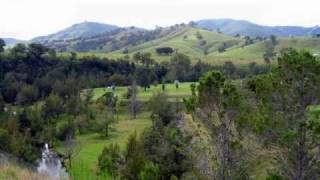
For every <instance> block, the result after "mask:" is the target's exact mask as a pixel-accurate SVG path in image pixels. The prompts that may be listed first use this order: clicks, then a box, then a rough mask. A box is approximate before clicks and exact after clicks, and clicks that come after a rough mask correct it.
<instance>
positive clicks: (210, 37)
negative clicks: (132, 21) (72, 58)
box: [98, 26, 320, 65]
mask: <svg viewBox="0 0 320 180" xmlns="http://www.w3.org/2000/svg"><path fill="white" fill-rule="evenodd" d="M198 34H200V35H201V36H202V38H201V39H199V38H198V37H197V35H198ZM204 41H205V43H204ZM223 43H225V44H226V46H227V48H226V51H225V52H222V53H220V52H218V48H219V47H220V46H221V45H222V44H223ZM243 44H244V38H243V37H239V38H236V37H233V36H228V35H225V34H219V33H216V32H211V31H207V30H203V29H197V28H192V27H189V26H185V27H180V28H178V29H176V30H175V31H173V32H172V33H170V34H168V35H167V36H164V37H162V38H159V39H156V40H153V41H150V42H147V43H143V44H141V45H138V46H133V47H130V48H129V49H128V50H129V53H128V54H127V55H129V56H130V57H132V55H133V54H134V53H137V52H149V53H151V54H152V57H153V58H154V59H155V60H156V61H159V62H161V61H168V60H170V58H171V56H164V55H158V54H157V53H156V51H155V50H156V48H158V47H165V46H168V47H172V48H173V49H177V50H178V52H180V53H184V54H186V55H188V56H190V57H191V59H192V60H193V62H196V60H198V59H203V60H204V61H206V62H208V63H210V64H216V65H220V64H223V63H224V62H226V61H232V62H233V63H234V64H238V65H245V64H249V63H250V62H257V63H260V64H261V63H264V61H263V54H264V53H265V51H266V42H265V41H255V42H254V43H253V44H251V45H248V46H243ZM289 47H291V48H297V49H307V50H309V51H311V52H312V53H317V54H319V53H320V38H312V37H282V38H278V44H277V46H276V47H275V51H276V52H280V50H281V49H283V48H289ZM122 51H123V50H119V51H115V52H112V53H108V54H98V55H100V56H105V57H110V58H120V57H124V56H125V55H126V54H123V53H122Z"/></svg>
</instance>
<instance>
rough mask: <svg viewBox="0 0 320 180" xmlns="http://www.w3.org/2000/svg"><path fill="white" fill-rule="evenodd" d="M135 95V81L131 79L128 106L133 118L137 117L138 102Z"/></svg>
mask: <svg viewBox="0 0 320 180" xmlns="http://www.w3.org/2000/svg"><path fill="white" fill-rule="evenodd" d="M137 95H138V87H137V83H136V81H133V82H132V85H131V87H130V99H129V101H130V105H129V107H130V112H131V115H132V118H133V119H136V118H137V113H138V111H139V106H140V103H139V101H138V99H137Z"/></svg>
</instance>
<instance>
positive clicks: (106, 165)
mask: <svg viewBox="0 0 320 180" xmlns="http://www.w3.org/2000/svg"><path fill="white" fill-rule="evenodd" d="M122 162H123V156H122V154H121V151H120V148H119V146H118V145H116V144H112V145H110V146H108V147H105V148H104V149H103V151H102V154H101V155H100V156H99V158H98V167H99V173H101V174H105V173H108V174H110V175H112V176H113V177H115V176H117V175H118V172H117V171H118V168H119V167H120V166H121V164H122Z"/></svg>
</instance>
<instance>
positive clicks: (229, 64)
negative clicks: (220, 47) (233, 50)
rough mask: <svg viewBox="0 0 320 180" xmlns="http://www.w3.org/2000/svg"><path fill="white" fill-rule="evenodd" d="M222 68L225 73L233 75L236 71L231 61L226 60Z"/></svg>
mask: <svg viewBox="0 0 320 180" xmlns="http://www.w3.org/2000/svg"><path fill="white" fill-rule="evenodd" d="M222 70H223V72H224V73H225V74H226V75H228V76H230V77H233V76H234V75H235V73H236V71H237V67H236V66H235V65H234V64H233V63H232V62H231V61H226V62H225V63H224V64H223V66H222Z"/></svg>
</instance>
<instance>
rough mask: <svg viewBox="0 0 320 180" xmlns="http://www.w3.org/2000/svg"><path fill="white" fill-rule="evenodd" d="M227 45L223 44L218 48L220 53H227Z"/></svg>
mask: <svg viewBox="0 0 320 180" xmlns="http://www.w3.org/2000/svg"><path fill="white" fill-rule="evenodd" d="M227 47H228V46H227V43H225V42H224V43H222V44H221V45H220V46H219V47H218V52H219V53H223V52H225V51H226V49H227Z"/></svg>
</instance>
